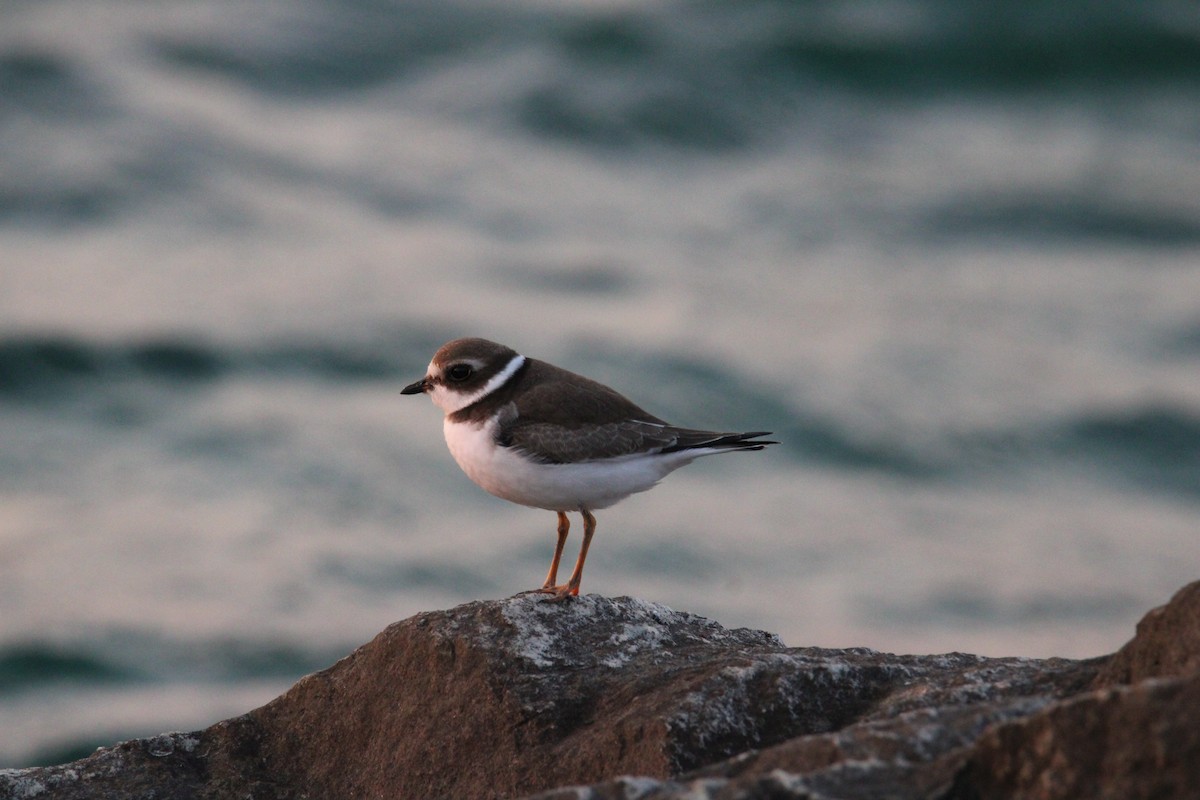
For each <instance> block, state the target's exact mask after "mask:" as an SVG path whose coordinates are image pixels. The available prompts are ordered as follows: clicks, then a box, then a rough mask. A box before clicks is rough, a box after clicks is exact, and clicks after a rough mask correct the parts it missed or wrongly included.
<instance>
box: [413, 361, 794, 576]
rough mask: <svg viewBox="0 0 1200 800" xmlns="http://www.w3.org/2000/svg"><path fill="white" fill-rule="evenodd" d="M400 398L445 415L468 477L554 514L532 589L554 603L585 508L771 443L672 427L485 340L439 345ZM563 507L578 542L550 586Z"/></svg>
mask: <svg viewBox="0 0 1200 800" xmlns="http://www.w3.org/2000/svg"><path fill="white" fill-rule="evenodd" d="M401 393H402V394H422V393H424V394H428V395H429V396H430V398H431V399H432V400H433V402H434V404H435V405H437V406H438V407H439V408H441V409H442V411H444V412H445V414H446V418H445V421H444V424H443V429H444V431H445V434H446V444H447V445H448V446H449V448H450V453H451V455H453V456H454V460H455V461H457V462H458V465H459V466H460V467H462V470H463V472H465V473H467V476H468V477H469V478H470V479H471V480H473V481H475V483H477V484H479V485H480V486H481V487H483V488H484V489H486V490H487V491H489V492H491V493H492V494H494V495H496V496H497V497H502V498H504V499H505V500H510V501H512V502H514V503H520V504H521V505H526V506H532V507H533V508H544V509H547V510H548V511H556V512H558V544H557V545H556V546H555V548H554V558H553V559H552V560H551V561H550V572H549V574H548V575H547V576H546V582H545V583H544V584H543V585H542V587H541V588H540V589H538V590H537V591H539V592H544V593H546V594H553V595H554V596H555V598H556V599H562V598H565V597H567V596H568V595H577V594H579V584H580V581H581V580H582V578H583V562H584V561H585V560H586V559H587V552H588V545H590V544H591V541H592V534H593V533H595V531H596V518H595V517H594V516H592V512H593V511H595V510H596V509H600V508H607V507H608V506H611V505H612V504H613V503H616V502H618V501H619V500H624V499H625V498H626V497H628V496H629V495H631V494H634V493H635V492H644V491H646V490H647V489H649V488H651V487H652V486H654V485H655V484H656V483H658V482H659V481H660V480H662V478H663V477H665V476H666V475H667V474H668V473H670V472H673V471H674V470H676V469H678V468H680V467H682V466H683V465H684V464H688V463H691V462H692V461H693V460H694V459H696V458H699V457H700V456H708V455H713V454H715V453H732V452H735V451H743V450H762V449H763V448H764V447H766V446H767V445H769V444H777V442H772V441H767V440H764V439H761V438H759V437H762V436H767V435H769V433H770V431H753V432H751V433H718V432H715V431H700V430H692V429H689V428H677V427H675V426H674V425H669V424H667V423H666V422H664V421H663V420H661V419H659V418H658V417H656V416H654V415H653V414H650V413H648V412H646V411H643V410H642V409H641V408H639V407H638V406H636V405H634V404H633V403H632V402H631V401H629V400H627V399H626V398H624V397H622V396H621V395H619V394H617V393H616V392H615V391H613V390H612V389H610V388H608V387H607V386H604V385H602V384H599V383H596V382H595V381H593V380H590V379H589V378H585V377H583V376H582V375H576V374H575V373H573V372H568V371H567V370H565V369H560V368H558V367H556V366H554V365H553V364H547V363H546V362H545V361H538V360H537V359H535V358H526V357H525V356H523V355H521V354H520V353H518V352H516V351H515V350H513V349H511V348H508V347H505V346H504V345H502V344H496V343H495V342H489V341H488V340H487V339H455V340H453V341H450V342H447V343H446V344H444V345H442V347H441V349H439V350H438V351H437V353H435V354H434V356H433V361H431V362H429V370H428V372H427V373H426V375H425V377H424V378H421V380H419V381H416V382H415V383H411V384H409V385H408V386H406V387H404V389H403V390H402V391H401ZM568 511H578V512H579V513H580V514H582V515H583V543H582V545H580V548H579V558H578V560H577V561H576V562H575V569H574V570H573V571H572V572H571V577H570V578H569V579H568V580H567V582H566V583H565V584H561V585H559V584H557V583H556V581H557V579H558V564H559V560H560V559H561V558H562V552H563V545H564V544H565V543H566V541H567V531H568V529H569V527H570V522H569V521H568V519H567V512H568Z"/></svg>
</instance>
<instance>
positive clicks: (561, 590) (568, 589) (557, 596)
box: [534, 583, 579, 603]
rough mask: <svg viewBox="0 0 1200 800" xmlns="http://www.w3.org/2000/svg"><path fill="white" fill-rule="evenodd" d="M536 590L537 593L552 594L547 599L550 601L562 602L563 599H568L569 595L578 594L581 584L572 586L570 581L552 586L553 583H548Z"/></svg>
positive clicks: (574, 595)
mask: <svg viewBox="0 0 1200 800" xmlns="http://www.w3.org/2000/svg"><path fill="white" fill-rule="evenodd" d="M534 592H536V593H537V594H548V595H550V596H551V597H550V599H549V600H548V601H547V602H549V603H561V602H562V601H563V600H566V599H567V598H568V597H576V596H578V594H579V586H577V585H576V586H572V585H571V584H569V583H563V584H559V585H558V586H551V585H549V584H547V585H546V586H543V587H542V588H540V589H534Z"/></svg>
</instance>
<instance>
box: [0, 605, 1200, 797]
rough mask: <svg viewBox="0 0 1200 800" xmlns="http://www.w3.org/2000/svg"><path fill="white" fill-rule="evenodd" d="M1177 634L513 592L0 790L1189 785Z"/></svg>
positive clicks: (398, 791)
mask: <svg viewBox="0 0 1200 800" xmlns="http://www.w3.org/2000/svg"><path fill="white" fill-rule="evenodd" d="M1198 646H1200V583H1198V584H1192V585H1190V586H1188V587H1185V588H1184V589H1183V590H1181V591H1180V592H1179V593H1178V594H1177V595H1176V597H1175V598H1174V599H1173V600H1172V602H1171V603H1170V604H1168V605H1167V606H1165V607H1163V608H1160V609H1155V610H1154V611H1152V612H1150V613H1149V614H1148V615H1147V616H1146V618H1145V619H1144V620H1143V621H1142V622H1141V623H1140V624H1139V626H1138V635H1137V637H1136V638H1135V639H1134V640H1133V641H1132V642H1130V643H1129V645H1127V646H1126V647H1125V648H1123V649H1122V650H1121V651H1120V652H1119V653H1117V654H1115V655H1114V656H1112V657H1109V658H1102V659H1093V660H1089V661H1070V660H1064V659H1049V660H1031V659H1019V658H1003V659H993V658H982V657H978V656H971V655H964V654H960V653H951V654H948V655H938V656H896V655H889V654H885V653H878V652H874V651H871V650H863V649H849V650H822V649H816V648H787V647H784V646H783V645H782V644H781V643H780V642H779V641H778V640H777V639H776V638H775V637H774V636H772V635H770V634H767V633H762V632H759V631H751V630H745V629H738V630H727V629H725V628H722V627H720V626H719V625H717V624H716V623H714V622H711V621H709V620H706V619H703V618H701V617H697V616H694V615H691V614H685V613H679V612H675V611H672V610H670V609H668V608H665V607H663V606H659V605H654V604H651V603H646V602H643V601H639V600H633V599H629V598H612V599H610V598H602V597H597V596H591V595H589V596H585V597H581V598H577V599H576V600H575V601H574V602H568V603H549V602H546V600H545V599H544V598H542V597H540V596H536V595H524V596H521V595H518V596H517V597H512V598H509V599H507V600H499V601H488V602H477V603H469V604H467V605H463V606H459V607H457V608H454V609H451V610H449V611H438V612H430V613H425V614H419V615H417V616H415V617H412V618H410V619H408V620H405V621H403V622H399V623H396V624H394V625H392V626H390V627H388V628H387V629H386V630H385V631H383V632H382V633H381V634H379V636H377V637H376V638H375V639H374V640H373V641H371V642H370V643H368V644H366V645H364V646H363V647H361V648H359V649H358V650H356V651H355V652H354V653H352V654H351V655H349V656H347V657H346V658H344V659H342V660H341V661H339V662H338V663H337V664H335V665H333V666H332V667H330V668H328V669H326V670H323V671H321V672H317V673H315V674H313V675H309V676H307V677H305V678H303V679H301V680H300V681H299V682H298V683H297V684H296V685H295V686H293V687H292V688H291V689H290V690H289V691H288V692H286V693H285V694H283V695H281V696H280V697H278V698H276V699H275V700H274V701H272V702H270V703H268V704H267V705H265V706H263V707H261V708H258V709H255V710H254V711H251V712H249V713H247V714H245V715H243V716H240V717H236V718H234V719H230V720H226V721H224V722H220V723H218V724H216V725H213V726H212V727H210V728H207V729H206V730H203V731H199V732H195V733H187V734H183V733H171V734H163V735H161V736H157V737H153V738H150V739H142V740H136V741H131V742H124V743H122V744H119V745H116V746H115V747H111V748H106V749H103V750H100V751H97V752H96V753H95V754H93V755H91V756H89V757H88V758H86V759H83V760H81V761H77V762H74V763H72V764H66V765H62V766H57V767H45V768H31V769H25V770H7V771H0V798H4V799H5V800H6V799H7V798H34V797H38V798H63V799H64V800H70V799H73V798H128V797H170V798H181V799H182V800H188V799H189V798H245V797H253V798H256V799H257V800H268V799H269V798H333V797H337V798H351V797H380V798H516V797H527V796H531V795H536V796H537V797H538V798H540V799H541V800H551V798H553V799H554V800H567V798H572V799H574V798H579V800H583V799H584V798H596V799H597V800H603V799H605V798H614V799H616V798H620V799H621V800H632V799H633V798H638V799H639V800H660V799H663V800H665V799H666V798H683V797H689V798H714V800H715V799H717V798H720V799H721V800H735V799H736V798H864V799H865V798H896V799H898V800H903V799H904V798H946V799H947V800H949V798H964V799H965V798H991V797H997V798H999V797H1031V798H1068V797H1070V798H1077V797H1114V798H1116V797H1121V798H1138V797H1165V798H1172V797H1180V798H1182V797H1190V796H1193V792H1194V790H1195V787H1196V786H1200V724H1197V723H1198V722H1200V720H1198V717H1200V672H1198V669H1200V665H1198V663H1197V658H1198V656H1197V652H1198ZM561 787H571V788H561ZM539 793H540V794H539Z"/></svg>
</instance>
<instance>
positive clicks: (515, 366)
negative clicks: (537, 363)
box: [458, 353, 525, 409]
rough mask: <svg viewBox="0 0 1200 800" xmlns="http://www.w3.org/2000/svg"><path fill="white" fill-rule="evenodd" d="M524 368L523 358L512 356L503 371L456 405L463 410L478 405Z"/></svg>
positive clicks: (521, 356) (518, 355) (519, 355)
mask: <svg viewBox="0 0 1200 800" xmlns="http://www.w3.org/2000/svg"><path fill="white" fill-rule="evenodd" d="M523 366H525V356H523V355H521V354H520V353H518V354H517V355H515V356H513V358H512V360H511V361H509V362H508V364H506V365H505V367H504V369H502V370H500V371H499V372H497V373H496V374H495V375H493V376H492V379H491V380H490V381H488V382H487V383H485V384H484V385H483V388H482V389H480V390H479V391H477V392H474V393H473V394H470V395H468V396H466V397H464V398H463V399H462V402H461V403H459V404H458V408H459V409H464V408H466V407H468V406H471V405H474V404H475V403H478V402H479V401H480V400H482V399H483V398H485V397H487V396H488V395H489V394H491V393H492V392H494V391H496V390H497V389H499V388H500V387H501V386H503V385H504V384H506V383H508V381H509V379H510V378H512V376H513V375H516V374H517V370H519V369H521V367H523Z"/></svg>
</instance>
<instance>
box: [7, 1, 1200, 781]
mask: <svg viewBox="0 0 1200 800" xmlns="http://www.w3.org/2000/svg"><path fill="white" fill-rule="evenodd" d="M1198 100H1200V12H1198V11H1197V6H1196V4H1195V3H1194V2H1191V1H1190V0H1188V1H1187V2H1169V1H1168V0H1148V1H1147V2H1139V3H1127V2H1085V3H1071V4H1064V3H1060V2H1055V0H1042V1H1041V2H1035V1H1030V2H1019V3H1007V4H996V3H985V2H971V1H969V0H968V1H967V2H963V0H911V1H905V2H901V1H900V0H878V1H863V2H855V1H851V0H832V1H830V2H777V1H776V0H744V1H742V2H733V0H695V2H636V3H635V2H619V0H612V1H606V0H593V1H592V2H584V1H583V0H578V1H577V2H539V0H518V1H516V2H514V0H504V1H503V2H500V1H499V0H496V1H494V2H489V1H488V0H451V1H450V2H446V0H428V1H426V2H422V1H421V0H417V1H415V2H403V3H398V2H390V1H388V0H334V1H333V2H329V1H328V0H323V1H322V2H282V0H259V2H255V3H242V2H232V1H230V2H221V0H147V1H146V2H137V3H130V2H115V1H105V0H25V1H21V0H14V1H13V2H8V3H5V4H4V5H3V7H0V766H18V765H20V766H25V765H30V764H34V763H51V762H56V761H62V760H66V759H69V758H74V757H78V756H80V755H83V754H85V753H87V752H88V750H89V749H90V748H92V747H95V746H97V745H103V744H111V743H113V742H115V741H117V740H118V739H121V738H129V737H133V736H139V735H149V734H154V733H158V732H160V731H163V730H170V729H184V730H187V729H196V728H200V727H203V726H206V725H208V724H211V723H212V722H215V721H217V720H219V719H222V718H224V717H227V716H231V715H233V714H236V713H240V712H243V711H246V710H248V709H250V708H252V707H254V706H256V705H259V704H261V703H263V702H266V701H267V700H269V699H270V698H272V697H273V696H275V695H276V694H278V693H279V692H281V691H282V690H283V689H285V688H286V687H287V686H288V685H290V684H291V682H293V681H294V680H295V679H296V678H297V677H299V676H300V675H301V674H303V673H305V672H308V671H311V670H314V669H318V668H320V667H323V666H326V665H328V664H330V663H332V662H333V661H334V660H335V659H337V658H338V657H340V656H341V655H343V654H345V653H347V652H349V650H350V649H352V648H353V647H355V646H357V645H358V644H360V643H362V642H364V641H366V640H367V639H369V638H370V637H371V636H372V635H373V634H374V633H376V632H377V631H379V630H380V629H382V628H383V627H384V626H385V625H387V624H388V623H390V622H392V621H395V620H398V619H402V618H404V617H407V616H409V615H411V614H413V613H415V612H418V611H421V610H428V609H435V608H443V607H448V606H451V605H454V604H458V603H461V602H465V601H469V600H473V599H479V598H495V597H503V596H507V595H510V594H513V593H515V592H517V591H521V590H525V589H530V588H533V587H534V586H537V585H539V584H540V582H541V580H542V577H543V576H544V574H545V569H546V566H547V564H548V561H549V557H550V553H551V550H552V547H553V539H554V517H553V515H552V514H549V513H548V512H540V511H534V510H530V509H525V508H520V507H517V506H512V505H509V504H506V503H504V502H502V501H500V500H496V499H494V498H492V497H490V496H489V495H487V494H485V493H484V492H482V491H481V490H479V489H477V488H476V487H474V485H472V484H471V483H470V482H469V481H468V480H467V479H466V478H465V477H464V476H463V475H461V473H460V472H459V470H458V468H457V467H456V466H455V465H454V463H453V462H452V460H451V458H450V456H449V454H448V453H447V452H446V449H445V446H444V443H443V441H442V436H441V419H440V414H439V412H438V411H437V410H436V409H435V408H434V407H433V406H432V405H431V404H430V403H429V402H428V401H427V400H426V399H424V398H407V397H405V398H402V397H401V396H400V395H399V389H400V388H401V387H402V386H403V385H404V384H405V383H407V382H409V381H411V380H414V379H416V378H418V377H420V376H421V375H422V374H423V371H424V368H425V365H426V364H427V362H428V361H429V358H430V356H431V354H432V353H433V350H434V349H435V348H436V347H437V345H439V344H440V343H441V342H442V341H443V340H445V339H448V338H451V337H454V336H459V335H481V336H486V337H489V338H492V339H496V340H498V341H502V342H505V343H507V344H510V345H512V346H514V347H516V348H517V349H519V350H520V351H522V352H524V353H526V354H527V355H530V356H535V357H540V358H544V359H547V360H550V361H553V362H555V363H559V364H561V365H563V366H566V367H568V368H571V369H574V370H576V371H580V372H584V373H586V374H589V375H591V376H593V377H596V378H598V379H600V380H603V381H605V382H607V383H610V384H611V385H613V386H614V387H616V388H618V389H619V390H621V391H623V392H625V393H626V394H628V395H630V396H631V397H632V398H633V399H635V400H636V401H638V402H639V403H641V404H642V405H645V406H647V407H648V408H649V409H650V410H652V411H654V412H656V413H658V414H659V415H661V416H664V417H667V418H669V419H671V420H673V421H676V422H679V423H681V424H688V425H693V426H700V427H704V426H707V427H715V428H721V429H760V428H761V429H771V430H774V431H775V432H776V435H777V437H778V438H780V439H781V440H782V441H783V445H782V446H781V447H779V448H775V449H773V450H771V451H767V452H763V453H756V454H753V455H747V456H736V457H734V456H729V457H723V458H720V459H707V460H705V461H702V462H699V463H697V464H695V465H693V466H692V467H689V468H688V469H686V470H683V471H681V472H679V473H676V474H674V475H672V476H671V477H670V478H668V479H667V481H666V482H664V484H663V485H662V486H660V487H659V488H657V489H656V490H654V492H652V493H650V494H646V495H640V496H637V497H634V498H632V499H630V500H628V501H626V502H625V503H624V504H622V505H619V506H617V507H615V508H613V509H610V510H609V511H607V512H604V513H602V514H600V515H599V520H600V527H599V533H598V536H597V540H596V542H595V546H594V547H593V549H592V555H591V558H590V559H589V562H588V570H587V574H586V576H585V581H584V590H585V591H590V592H600V593H603V594H608V595H617V594H631V595H636V596H638V597H642V598H646V599H650V600H654V601H658V602H662V603H665V604H667V605H669V606H672V607H674V608H677V609H680V610H687V611H693V612H697V613H701V614H704V615H707V616H711V617H713V618H715V619H717V620H719V621H720V622H722V623H723V624H725V625H728V626H750V627H756V628H764V629H767V630H771V631H775V632H777V633H779V634H781V635H782V637H783V638H784V640H785V641H786V642H787V643H789V644H792V645H797V646H799V645H821V646H828V647H839V646H851V645H854V646H867V647H872V648H876V649H883V650H891V651H898V652H915V653H927V652H939V651H947V650H964V651H972V652H978V653H983V654H988V655H1027V656H1050V655H1062V656H1073V657H1082V656H1092V655H1099V654H1102V653H1106V652H1111V651H1112V650H1115V649H1116V648H1117V647H1119V646H1120V645H1121V644H1122V643H1123V642H1124V641H1125V640H1126V639H1127V638H1129V636H1131V635H1132V633H1133V625H1134V623H1135V622H1136V620H1137V619H1138V618H1139V617H1140V615H1141V614H1142V613H1143V612H1144V611H1145V610H1146V609H1148V608H1149V607H1151V606H1153V605H1157V604H1159V603H1161V602H1164V601H1165V600H1166V599H1167V598H1168V596H1169V595H1170V593H1171V592H1172V591H1173V590H1174V589H1176V588H1178V587H1179V586H1180V585H1182V584H1183V583H1185V582H1187V581H1190V580H1192V579H1195V578H1196V577H1197V563H1198V562H1200V536H1198V533H1200V530H1198V525H1200V102H1198ZM576 525H577V526H578V523H576ZM576 546H577V539H575V538H573V539H572V541H571V543H570V545H569V546H568V550H567V555H566V557H565V558H566V560H567V562H568V564H569V563H571V562H572V561H573V559H574V557H575V552H576V551H575V548H576Z"/></svg>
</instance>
